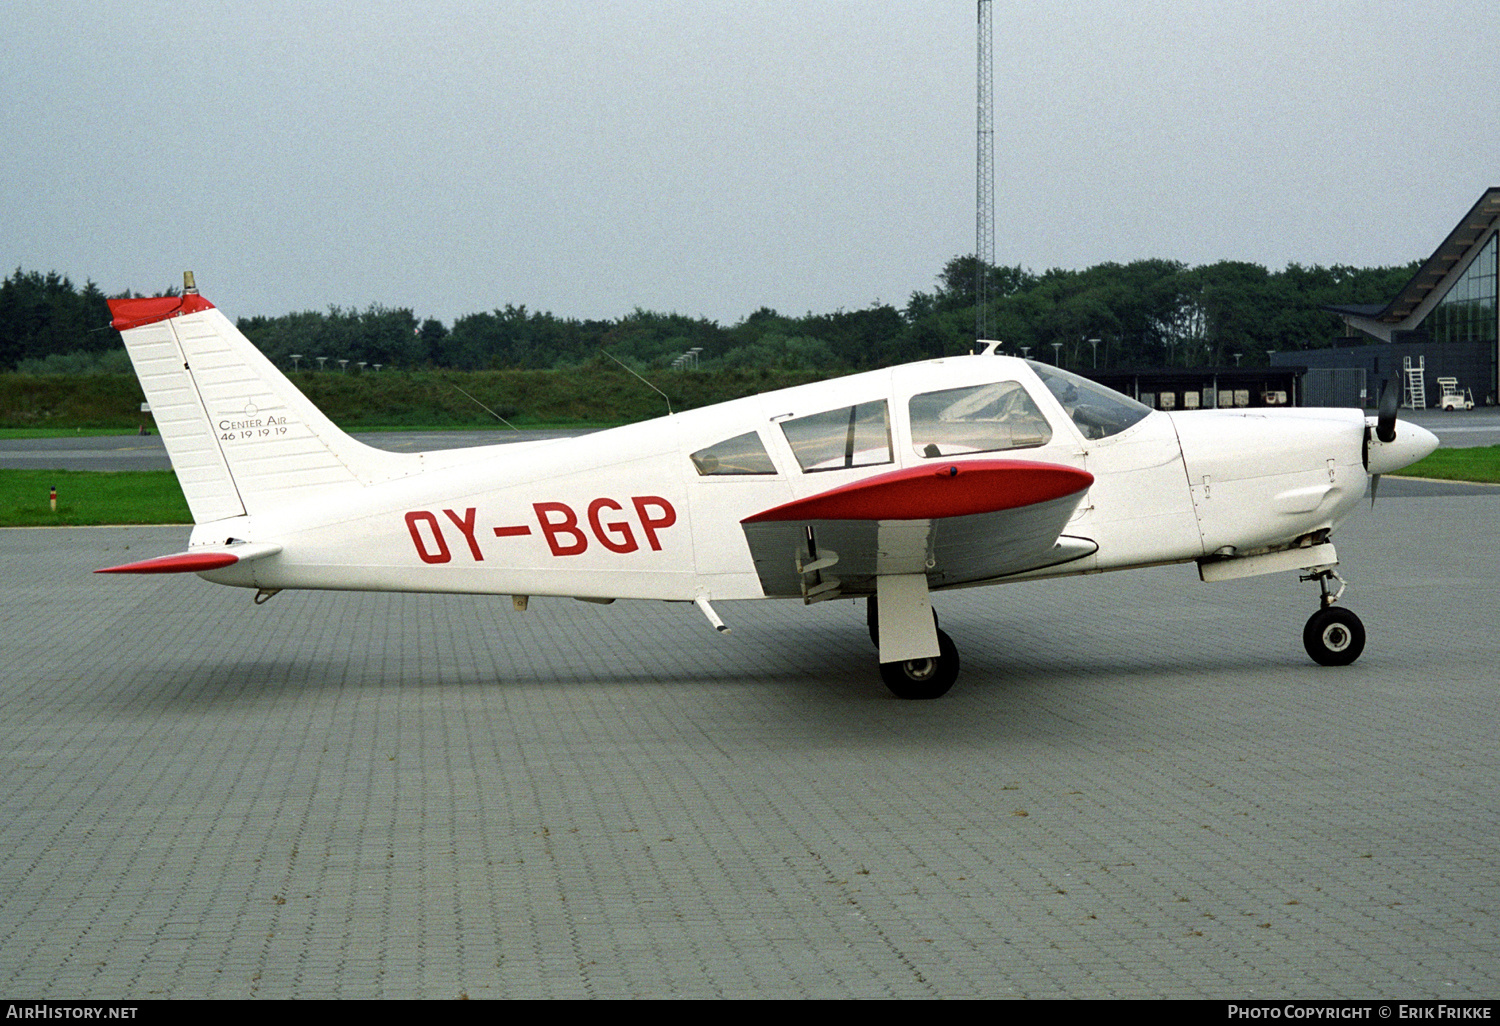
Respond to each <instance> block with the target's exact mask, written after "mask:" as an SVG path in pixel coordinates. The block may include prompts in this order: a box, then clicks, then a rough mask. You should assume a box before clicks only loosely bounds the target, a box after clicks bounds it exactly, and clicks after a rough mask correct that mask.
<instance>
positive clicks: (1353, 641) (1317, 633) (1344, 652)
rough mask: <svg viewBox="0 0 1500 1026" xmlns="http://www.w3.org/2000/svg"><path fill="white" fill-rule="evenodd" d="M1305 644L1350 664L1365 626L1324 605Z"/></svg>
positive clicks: (1325, 660) (1317, 656) (1326, 662)
mask: <svg viewBox="0 0 1500 1026" xmlns="http://www.w3.org/2000/svg"><path fill="white" fill-rule="evenodd" d="M1302 645H1303V647H1304V648H1306V649H1307V654H1308V655H1310V656H1312V657H1313V661H1314V662H1316V663H1320V664H1321V665H1323V666H1348V665H1349V664H1350V663H1352V662H1354V660H1356V659H1358V658H1359V654H1360V653H1361V652H1363V651H1364V650H1365V625H1364V624H1362V623H1360V622H1359V617H1357V616H1355V615H1354V614H1353V613H1351V612H1349V610H1347V609H1344V608H1342V607H1340V606H1325V607H1324V608H1322V609H1319V610H1318V611H1317V612H1316V613H1314V614H1313V615H1312V616H1311V617H1309V618H1308V621H1307V626H1306V627H1304V628H1302ZM882 669H884V667H882Z"/></svg>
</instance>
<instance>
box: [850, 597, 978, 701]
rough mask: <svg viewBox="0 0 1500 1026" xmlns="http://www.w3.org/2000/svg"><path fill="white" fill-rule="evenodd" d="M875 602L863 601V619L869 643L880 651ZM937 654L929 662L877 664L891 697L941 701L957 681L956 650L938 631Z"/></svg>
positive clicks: (956, 647) (925, 660)
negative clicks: (937, 699)
mask: <svg viewBox="0 0 1500 1026" xmlns="http://www.w3.org/2000/svg"><path fill="white" fill-rule="evenodd" d="M878 610H879V600H878V599H876V597H875V596H874V595H871V596H870V597H869V599H867V600H866V606H865V616H866V621H867V624H868V626H869V629H870V640H871V641H872V642H874V644H875V647H876V648H879V647H880V614H879V612H878ZM937 622H938V616H937V610H936V609H934V610H933V611H932V625H933V628H934V629H936V628H937ZM937 640H938V654H937V657H936V658H933V659H908V660H905V661H903V662H893V663H881V664H880V679H881V681H882V682H883V683H884V684H885V686H886V687H887V688H889V689H890V691H891V694H893V695H895V696H896V697H897V698H905V699H926V698H941V697H942V696H943V695H946V694H947V693H948V690H949V689H950V688H952V687H953V682H954V681H956V680H958V669H959V663H958V646H957V645H955V644H954V643H953V639H952V638H950V637H948V635H947V634H946V633H945V632H944V631H942V630H938V632H937Z"/></svg>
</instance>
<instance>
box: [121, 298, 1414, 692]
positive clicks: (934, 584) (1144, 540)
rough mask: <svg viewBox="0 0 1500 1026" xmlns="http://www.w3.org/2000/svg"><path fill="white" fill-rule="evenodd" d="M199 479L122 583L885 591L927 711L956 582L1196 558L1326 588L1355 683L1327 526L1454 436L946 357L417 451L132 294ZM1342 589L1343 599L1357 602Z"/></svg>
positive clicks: (201, 305)
mask: <svg viewBox="0 0 1500 1026" xmlns="http://www.w3.org/2000/svg"><path fill="white" fill-rule="evenodd" d="M110 308H111V313H112V314H113V317H114V321H113V323H114V326H115V327H116V328H117V329H119V330H120V332H121V334H122V336H123V338H124V341H125V346H126V348H127V349H128V350H129V353H130V359H131V361H132V363H133V364H134V367H135V371H136V374H137V376H138V377H139V378H140V381H141V386H142V388H143V389H144V390H145V393H146V398H147V399H148V400H149V401H150V405H151V410H152V413H153V414H154V415H155V418H156V422H157V426H158V428H159V430H160V431H161V435H162V438H163V440H164V442H165V444H166V447H167V451H168V453H169V455H170V456H171V459H172V465H173V467H174V468H175V469H176V472H177V477H178V480H179V481H180V482H181V484H182V489H183V493H184V494H185V496H186V498H187V502H188V506H189V508H190V509H191V511H192V514H193V520H194V523H195V527H194V528H193V531H192V535H191V538H190V539H189V542H188V548H187V551H186V552H182V553H177V554H175V555H169V556H163V557H160V558H157V559H149V560H145V561H143V562H135V563H129V564H126V565H124V566H116V567H109V568H107V569H105V570H101V571H99V572H100V573H177V572H191V573H196V574H198V575H199V576H200V577H202V578H203V579H205V580H208V581H212V582H214V583H216V584H226V585H232V586H235V587H241V588H252V589H255V591H256V596H255V601H256V602H257V604H258V603H261V602H264V601H265V600H266V599H268V598H270V597H271V596H272V595H275V594H276V593H277V592H279V591H281V590H283V589H287V588H336V589H351V590H372V591H414V592H466V593H475V594H500V595H505V594H508V595H511V596H513V602H514V606H515V608H516V609H517V610H524V609H525V608H526V605H527V600H528V598H529V597H530V596H567V597H572V598H578V599H583V600H586V601H592V602H606V603H607V602H612V601H613V600H615V599H619V598H631V599H659V600H664V601H671V602H691V603H694V604H696V606H697V608H698V609H699V610H700V611H701V612H702V613H703V615H704V616H705V617H706V618H707V619H708V621H709V622H710V623H711V624H712V625H713V626H714V627H715V628H716V629H718V630H720V631H723V630H727V628H726V627H725V626H724V623H723V621H722V620H721V619H720V618H719V616H718V614H717V613H716V612H715V610H714V607H713V605H712V603H714V602H716V601H719V600H735V599H759V598H800V599H801V600H802V601H803V602H804V603H813V602H818V601H821V600H826V599H832V598H838V597H867V598H868V622H869V630H870V635H871V638H872V640H873V641H874V642H875V644H876V645H877V646H878V648H879V664H880V674H881V677H882V679H883V680H884V681H885V683H886V685H887V686H888V687H889V688H890V689H891V691H893V692H894V693H895V694H896V695H898V696H900V697H902V698H935V697H937V696H939V695H942V694H944V693H945V692H946V691H947V690H948V689H949V688H950V687H951V686H952V684H953V682H954V680H955V679H956V677H957V676H958V671H959V657H958V651H957V648H956V647H955V646H954V643H953V641H952V640H951V639H950V638H949V637H948V635H947V634H946V633H945V632H943V631H942V630H939V629H938V626H937V622H936V616H935V614H934V612H933V610H932V606H931V602H930V595H931V593H932V592H933V591H935V590H943V589H947V588H959V587H970V586H974V585H980V584H995V583H1000V582H1008V581H1021V580H1030V579H1035V578H1040V577H1053V576H1061V575H1069V574H1092V573H1099V572H1102V571H1107V570H1127V569H1132V568H1135V567H1149V566H1158V565H1162V564H1167V563H1185V562H1196V563H1197V564H1198V568H1199V574H1200V576H1201V577H1202V579H1203V580H1205V581H1224V580H1229V579H1232V578H1239V577H1248V576H1253V575H1257V574H1266V573H1274V572H1278V571H1292V570H1298V571H1303V572H1304V574H1305V576H1304V580H1312V581H1316V582H1317V583H1318V585H1319V587H1320V590H1321V601H1320V603H1319V608H1318V610H1317V612H1315V613H1314V614H1313V615H1312V617H1311V619H1309V620H1308V621H1307V626H1306V629H1305V630H1304V631H1303V642H1304V645H1305V646H1306V648H1307V651H1308V653H1309V654H1310V655H1311V656H1312V658H1313V659H1314V660H1316V661H1317V662H1319V663H1323V664H1325V665H1343V664H1347V663H1351V662H1353V661H1354V660H1355V659H1356V658H1357V657H1358V656H1359V654H1360V651H1361V650H1362V649H1363V647H1364V642H1365V632H1364V628H1363V626H1362V625H1361V624H1360V621H1359V619H1358V618H1357V617H1356V616H1355V615H1354V614H1353V613H1351V612H1349V611H1348V610H1347V609H1345V608H1343V607H1342V606H1339V605H1336V604H1335V602H1336V600H1337V599H1338V598H1339V597H1340V596H1341V595H1342V593H1343V591H1344V585H1343V582H1342V580H1341V579H1340V578H1339V576H1338V573H1337V571H1336V570H1335V566H1336V564H1337V563H1338V556H1337V554H1336V553H1335V551H1334V546H1333V543H1332V541H1330V535H1331V534H1332V532H1333V531H1334V529H1335V528H1337V527H1338V526H1339V524H1340V523H1341V522H1342V521H1343V520H1344V519H1345V518H1346V517H1347V516H1348V515H1349V514H1350V513H1351V512H1353V510H1354V509H1355V508H1356V507H1357V506H1358V505H1359V504H1360V501H1361V499H1362V498H1363V496H1364V495H1365V494H1366V491H1367V489H1368V490H1371V494H1372V496H1373V485H1372V484H1371V482H1372V481H1378V478H1379V475H1381V474H1383V473H1388V472H1390V471H1394V470H1398V469H1400V468H1402V467H1405V466H1407V465H1409V464H1411V463H1414V462H1416V461H1417V460H1419V459H1421V458H1422V457H1424V456H1426V455H1427V454H1428V453H1430V452H1431V451H1432V450H1433V449H1435V448H1436V447H1437V444H1438V443H1437V438H1436V437H1434V436H1433V435H1432V434H1431V433H1430V432H1428V431H1426V430H1424V429H1422V428H1420V427H1417V426H1415V425H1411V424H1405V423H1402V424H1399V425H1398V424H1397V423H1396V409H1395V401H1394V400H1395V395H1394V393H1392V394H1390V395H1388V396H1383V397H1382V404H1381V410H1380V414H1379V416H1378V417H1368V418H1367V417H1366V416H1365V415H1364V414H1363V413H1362V412H1361V411H1358V410H1352V409H1273V410H1263V409H1257V410H1235V411H1229V410H1218V411H1195V412H1189V413H1164V412H1159V411H1154V410H1152V409H1150V408H1149V407H1146V406H1143V405H1141V404H1140V403H1138V402H1135V401H1134V400H1132V399H1130V398H1128V397H1126V396H1124V395H1121V394H1119V393H1117V392H1114V391H1111V390H1110V389H1108V388H1104V387H1102V386H1100V385H1098V384H1095V383H1094V382H1091V381H1089V380H1087V379H1085V378H1082V377H1079V376H1077V375H1074V374H1070V373H1068V372H1067V371H1064V370H1061V369H1059V368H1057V367H1052V366H1047V365H1044V364H1039V363H1034V362H1032V361H1029V360H1023V359H1019V358H1016V357H1010V356H1002V355H998V353H997V352H996V350H997V348H998V346H997V344H995V343H986V344H984V346H983V351H982V352H981V353H980V354H979V355H970V356H959V357H949V358H943V359H937V360H929V361H926V362H924V363H915V364H909V365H906V366H902V367H894V368H890V369H886V370H877V371H869V372H866V373H862V374H855V375H852V376H849V377H845V378H839V379H836V380H832V381H823V382H817V383H815V384H810V385H802V386H799V387H796V388H789V389H783V390H780V391H776V392H769V393H765V394H762V395H757V396H751V397H748V398H744V399H736V400H733V401H731V402H726V403H721V404H719V405H716V406H710V407H706V408H704V409H698V410H691V411H689V412H686V413H678V414H673V415H670V416H667V417H663V418H661V419H658V420H652V421H648V422H645V423H641V424H633V425H630V426H627V427H620V428H614V429H612V430H608V431H601V432H599V433H597V434H591V435H588V436H585V437H582V438H571V439H553V440H545V441H528V442H516V443H511V444H500V445H487V446H483V447H478V448H469V449H454V450H446V451H438V452H428V453H420V454H403V453H392V452H386V451H383V450H380V449H375V448H372V447H370V446H367V445H364V444H363V443H361V442H358V441H355V440H354V439H353V438H350V437H349V436H348V435H346V434H345V433H344V432H343V431H341V430H340V429H339V428H338V427H336V426H335V425H334V424H333V422H332V421H330V420H329V419H328V418H327V417H326V416H324V415H323V414H322V413H321V412H320V411H319V410H318V409H317V408H316V407H315V406H314V405H313V404H312V403H311V402H310V401H308V399H307V398H306V397H305V396H303V395H302V393H301V392H299V391H298V390H297V389H296V387H295V386H293V385H292V383H291V382H290V381H288V380H287V379H286V378H285V377H284V376H283V375H282V374H281V373H280V372H279V371H278V370H276V368H275V367H274V366H273V365H272V364H271V363H270V361H268V360H267V359H266V358H265V357H264V356H263V355H262V354H261V353H260V352H259V351H258V350H257V349H256V348H255V347H254V346H253V345H252V344H251V343H250V342H249V340H248V339H246V338H245V337H244V336H243V335H242V334H241V333H240V332H239V331H238V330H237V329H236V328H235V327H234V325H233V324H231V323H230V322H229V320H228V319H227V318H226V317H224V315H223V314H221V313H220V312H219V311H218V310H217V309H215V308H214V307H213V305H212V304H211V303H209V302H208V301H207V300H205V299H204V298H203V297H202V296H200V295H199V294H198V293H197V290H196V289H195V288H193V282H192V276H191V275H190V274H189V275H188V276H187V288H186V289H185V290H184V294H183V295H182V296H167V297H160V298H154V299H119V300H111V301H110ZM1335 584H1336V585H1337V590H1334V585H1335Z"/></svg>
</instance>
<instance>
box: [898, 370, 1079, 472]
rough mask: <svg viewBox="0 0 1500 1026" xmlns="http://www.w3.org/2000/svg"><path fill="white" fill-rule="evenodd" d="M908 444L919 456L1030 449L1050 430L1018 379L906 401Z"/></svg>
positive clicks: (1044, 441)
mask: <svg viewBox="0 0 1500 1026" xmlns="http://www.w3.org/2000/svg"><path fill="white" fill-rule="evenodd" d="M910 409H911V441H912V446H913V447H914V448H915V449H916V450H917V452H918V453H919V454H921V455H922V456H925V457H928V458H929V459H931V458H935V457H938V456H957V455H960V454H962V453H966V452H996V451H999V450H1003V449H1033V448H1036V447H1037V446H1039V445H1046V444H1047V443H1048V442H1050V441H1051V440H1052V427H1051V425H1049V424H1048V423H1047V418H1046V417H1045V416H1043V415H1042V411H1041V410H1040V409H1038V408H1037V405H1036V403H1035V402H1034V401H1033V400H1032V398H1031V396H1029V395H1027V394H1026V389H1024V388H1022V387H1021V384H1020V382H1017V381H996V382H991V383H990V384H987V385H970V386H968V387H965V388H948V389H944V390H943V391H941V392H924V393H922V394H921V395H914V396H912V398H911V406H910Z"/></svg>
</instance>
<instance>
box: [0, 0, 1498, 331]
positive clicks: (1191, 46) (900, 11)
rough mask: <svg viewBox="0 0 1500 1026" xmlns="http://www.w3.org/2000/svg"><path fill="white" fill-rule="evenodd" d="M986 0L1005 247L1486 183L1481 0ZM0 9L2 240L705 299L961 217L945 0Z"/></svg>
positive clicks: (957, 1) (1333, 256)
mask: <svg viewBox="0 0 1500 1026" xmlns="http://www.w3.org/2000/svg"><path fill="white" fill-rule="evenodd" d="M994 10H995V53H996V60H995V101H996V110H997V116H996V140H995V152H996V195H997V216H996V224H997V242H996V254H997V259H998V261H999V262H1001V263H1005V264H1021V265H1023V266H1026V267H1030V268H1032V269H1034V270H1038V271H1040V270H1044V269H1046V268H1048V267H1069V268H1083V267H1087V266H1090V265H1092V264H1095V263H1099V262H1102V261H1106V260H1113V261H1119V262H1128V261H1131V260H1136V259H1140V258H1144V257H1163V258H1168V259H1174V260H1181V261H1185V262H1187V263H1190V264H1200V263H1210V262H1213V261H1216V260H1221V259H1233V260H1248V261H1254V262H1256V263H1261V264H1265V265H1267V266H1268V267H1272V268H1279V267H1282V266H1284V265H1286V264H1287V263H1289V262H1299V263H1304V264H1315V263H1316V264H1335V263H1344V264H1355V265H1360V266H1368V265H1380V264H1393V263H1402V262H1405V261H1407V260H1410V259H1413V258H1418V257H1425V256H1427V255H1428V254H1429V253H1430V252H1431V251H1432V249H1433V248H1434V247H1435V246H1436V245H1437V243H1438V242H1439V241H1440V240H1441V238H1442V236H1443V235H1444V234H1445V233H1446V232H1447V230H1448V229H1449V228H1450V227H1452V225H1453V224H1454V223H1455V222H1456V221H1457V219H1458V217H1459V216H1460V215H1462V214H1463V213H1464V212H1465V211H1467V210H1468V208H1469V206H1470V205H1471V204H1472V203H1473V202H1474V200H1475V199H1477V198H1478V196H1479V194H1480V193H1481V192H1482V191H1483V190H1484V188H1486V187H1487V186H1490V185H1500V90H1497V88H1496V81H1495V68H1496V62H1497V53H1500V19H1497V17H1496V15H1495V8H1494V4H1493V0H1448V2H1444V3H1441V4H1425V5H1419V4H1411V3H1404V2H1384V0H1366V2H1352V0H1343V2H1340V0H1300V2H1292V0H1288V2H1258V0H1238V2H1224V0H1201V2H1197V3H1187V2H1168V0H1112V2H1110V3H1107V4H1106V3H1097V2H1094V3H1081V2H1079V3H1052V4H1039V3H1019V2H1005V0H996V2H995V5H994ZM0 13H3V14H4V18H5V22H6V27H5V37H6V45H5V50H6V57H5V61H4V62H3V65H0V83H3V90H0V95H3V98H4V99H3V103H4V106H3V108H0V110H3V115H0V117H3V128H4V137H5V139H6V143H5V145H4V147H3V148H0V190H3V192H0V211H3V216H4V222H3V223H4V228H3V231H0V264H3V269H4V272H5V273H9V271H10V270H11V269H13V268H15V267H17V266H21V267H23V268H25V269H27V270H44V271H45V270H57V271H60V272H63V273H66V274H68V275H70V276H71V277H72V278H73V279H74V281H75V282H77V283H79V284H82V282H83V281H84V280H85V279H92V280H94V281H95V282H97V283H98V284H99V286H100V287H101V288H103V289H105V290H106V291H117V290H120V289H123V288H133V289H136V290H140V291H157V290H159V289H161V288H162V287H163V286H165V285H168V284H171V283H173V282H174V281H178V280H180V273H181V271H182V270H183V269H185V268H191V269H193V270H195V271H196V272H197V274H198V279H199V283H200V285H201V286H202V288H203V291H204V294H205V295H207V296H208V297H209V298H210V299H211V300H213V302H214V303H215V304H216V305H218V306H219V307H220V308H222V309H223V310H224V311H225V312H226V313H227V314H229V316H230V317H238V316H245V315H251V314H281V313H287V312H291V311H294V310H303V309H325V308H327V307H328V306H330V305H339V306H344V307H350V306H354V307H361V308H362V307H364V306H366V305H368V304H369V303H372V302H378V303H382V304H384V305H386V306H409V307H411V308H412V309H413V310H414V311H415V312H416V313H417V315H418V316H420V317H428V316H435V317H439V318H441V319H443V320H444V321H446V322H448V323H450V324H451V322H452V320H453V318H454V317H456V316H459V315H462V314H465V313H473V312H478V311H481V310H488V309H492V308H494V307H497V306H502V305H504V304H506V303H515V304H524V305H526V306H528V307H531V308H533V309H539V310H551V311H552V312H554V313H556V314H558V315H560V316H576V317H603V318H613V317H618V316H620V315H622V314H625V313H628V312H629V311H630V310H631V309H633V308H634V307H636V306H641V307H644V308H646V309H651V310H660V311H677V312H680V313H684V314H689V315H703V316H706V317H709V318H713V319H715V320H719V321H721V322H724V323H733V322H736V321H738V320H740V319H741V318H743V317H744V316H745V315H747V314H749V313H751V312H752V311H754V310H755V309H757V308H758V307H761V306H771V307H774V308H776V309H778V310H780V311H782V312H783V313H789V314H801V313H805V312H808V311H813V312H817V313H823V312H831V311H833V310H837V309H840V308H842V309H857V308H861V307H865V306H868V305H870V304H871V303H873V302H876V301H884V302H889V303H893V304H895V305H897V306H901V305H903V304H904V303H905V302H906V299H907V297H908V296H909V295H910V293H911V292H912V291H913V290H916V289H927V288H930V287H931V286H932V283H933V279H934V276H935V275H936V273H937V272H938V271H939V270H940V269H941V267H942V265H943V263H944V262H945V261H946V260H947V259H948V258H950V257H952V256H955V255H957V254H960V253H971V252H973V249H974V160H975V158H974V151H975V116H974V101H975V87H974V71H975V67H974V65H975V41H976V37H975V28H976V26H975V3H974V0H950V2H939V0H912V2H901V0H893V2H886V3H829V2H817V0H808V2H800V3H791V2H785V3H780V2H778V3H772V2H757V0H738V2H734V3H728V2H718V0H699V2H696V3H687V2H677V0H633V2H629V3H624V2H620V3H611V2H581V0H547V2H531V0H514V2H507V0H497V2H493V3H476V2H465V0H427V2H425V3H420V4H411V3H409V2H401V3H395V2H384V0H377V2H370V0H366V2H363V3H360V4H353V5H351V4H346V3H340V4H327V3H316V2H314V3H307V2H303V3H290V2H280V0H266V2H260V3H256V2H239V3H221V2H215V0H197V2H193V3H184V2H182V0H173V2H170V3H168V2H158V0H128V2H126V0H90V2H87V3H78V2H72V0H63V2H57V0H54V2H52V3H48V4H33V3H13V2H8V0H5V2H0Z"/></svg>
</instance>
